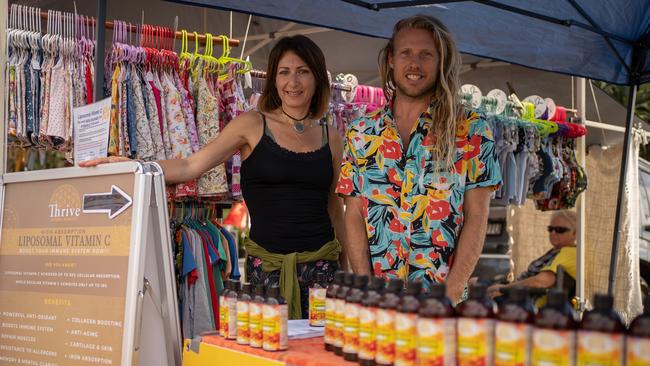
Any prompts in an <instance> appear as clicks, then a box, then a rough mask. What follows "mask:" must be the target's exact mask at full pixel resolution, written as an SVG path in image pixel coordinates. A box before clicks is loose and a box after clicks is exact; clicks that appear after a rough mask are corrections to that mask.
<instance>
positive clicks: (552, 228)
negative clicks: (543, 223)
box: [546, 226, 571, 234]
mask: <svg viewBox="0 0 650 366" xmlns="http://www.w3.org/2000/svg"><path fill="white" fill-rule="evenodd" d="M546 230H548V232H549V233H552V232H554V231H555V232H556V233H558V234H564V233H566V232H567V231H569V230H571V229H569V228H568V227H563V226H547V227H546Z"/></svg>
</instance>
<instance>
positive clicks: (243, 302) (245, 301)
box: [237, 283, 251, 344]
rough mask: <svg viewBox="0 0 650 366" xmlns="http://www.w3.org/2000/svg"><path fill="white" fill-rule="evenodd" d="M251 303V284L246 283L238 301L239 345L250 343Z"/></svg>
mask: <svg viewBox="0 0 650 366" xmlns="http://www.w3.org/2000/svg"><path fill="white" fill-rule="evenodd" d="M250 302H251V284H250V283H244V286H242V290H241V295H240V296H239V298H238V299H237V344H249V343H250V331H249V329H248V317H249V309H248V307H249V304H250Z"/></svg>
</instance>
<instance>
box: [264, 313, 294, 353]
mask: <svg viewBox="0 0 650 366" xmlns="http://www.w3.org/2000/svg"><path fill="white" fill-rule="evenodd" d="M288 315H289V312H288V307H287V305H286V304H283V305H266V304H265V305H263V306H262V332H263V340H262V348H264V350H266V351H280V350H283V349H287V346H288V342H289V339H288V332H287V318H288Z"/></svg>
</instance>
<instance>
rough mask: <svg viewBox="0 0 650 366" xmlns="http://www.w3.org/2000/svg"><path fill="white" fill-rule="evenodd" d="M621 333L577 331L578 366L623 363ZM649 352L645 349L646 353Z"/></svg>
mask: <svg viewBox="0 0 650 366" xmlns="http://www.w3.org/2000/svg"><path fill="white" fill-rule="evenodd" d="M623 346H624V339H623V335H622V334H612V333H604V332H593V331H586V330H580V331H578V366H588V365H589V366H601V365H602V366H621V365H623ZM648 352H650V350H649V349H646V353H648Z"/></svg>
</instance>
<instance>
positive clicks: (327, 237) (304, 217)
mask: <svg viewBox="0 0 650 366" xmlns="http://www.w3.org/2000/svg"><path fill="white" fill-rule="evenodd" d="M260 114H261V113H260ZM261 115H262V121H263V124H264V133H263V134H262V138H261V139H260V141H259V143H258V144H257V146H255V148H254V149H253V151H252V152H251V154H250V155H249V156H248V158H247V159H246V160H244V162H243V163H242V167H241V189H242V193H243V196H244V200H245V201H246V206H247V207H248V211H249V213H250V217H251V230H250V237H251V239H252V240H253V241H254V242H255V243H257V244H259V245H260V246H262V247H263V248H264V249H266V250H268V251H270V252H273V253H282V254H286V253H291V252H300V251H314V250H318V249H319V248H320V247H321V246H323V244H325V243H327V242H328V241H331V240H333V239H334V229H333V228H332V222H331V220H330V216H329V212H328V211H327V200H328V196H329V192H330V186H331V184H332V179H333V173H332V153H331V151H330V148H329V142H328V141H327V125H325V126H324V127H323V135H324V138H323V140H324V145H323V146H322V147H321V148H320V149H318V150H316V151H313V152H307V153H298V152H294V151H290V150H287V149H285V148H283V147H282V146H280V145H278V144H277V143H276V142H275V139H274V138H273V135H272V134H271V131H270V130H269V129H268V127H267V126H266V117H265V116H264V115H263V114H261Z"/></svg>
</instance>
